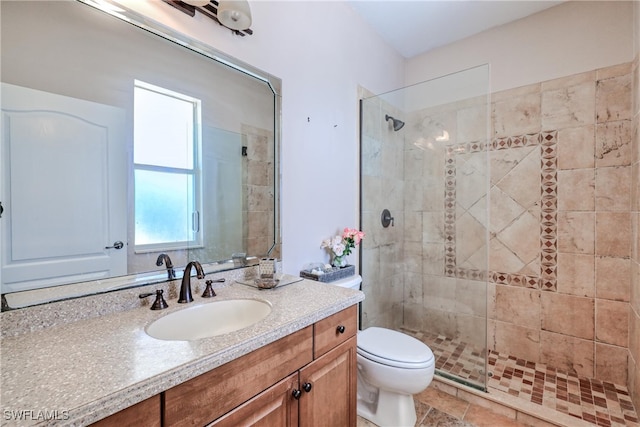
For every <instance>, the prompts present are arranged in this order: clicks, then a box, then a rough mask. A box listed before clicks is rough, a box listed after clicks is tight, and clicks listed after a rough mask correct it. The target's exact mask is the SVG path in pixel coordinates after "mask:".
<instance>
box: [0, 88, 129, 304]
mask: <svg viewBox="0 0 640 427" xmlns="http://www.w3.org/2000/svg"><path fill="white" fill-rule="evenodd" d="M124 129H125V114H124V111H123V110H122V109H120V108H116V107H112V106H108V105H102V104H98V103H94V102H89V101H84V100H80V99H75V98H70V97H66V96H61V95H55V94H51V93H47V92H42V91H37V90H33V89H28V88H24V87H19V86H14V85H9V84H6V83H3V84H2V169H3V170H2V199H1V201H2V205H3V207H4V213H3V215H2V219H0V222H1V223H2V232H1V236H2V275H1V277H2V292H3V293H4V292H13V291H18V290H24V289H32V288H39V287H43V286H52V285H56V284H61V283H71V282H78V281H83V280H92V279H99V278H104V277H110V276H114V275H122V274H126V272H127V249H126V237H127V233H126V223H127V222H126V215H127V208H126V197H127V196H126V195H127V190H126V188H127V184H126V182H127V169H126V165H127V157H126V149H125V131H124ZM115 242H123V243H124V245H125V246H124V247H122V248H120V249H116V248H109V247H111V246H114V243H115ZM116 246H119V245H116Z"/></svg>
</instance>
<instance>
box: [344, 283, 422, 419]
mask: <svg viewBox="0 0 640 427" xmlns="http://www.w3.org/2000/svg"><path fill="white" fill-rule="evenodd" d="M361 281H362V278H361V277H360V276H353V277H351V278H347V279H343V280H340V281H339V282H334V283H333V284H336V285H338V286H343V287H349V288H353V289H359V287H360V282H361ZM357 352H358V355H357V364H358V415H359V416H361V417H363V418H365V419H367V420H369V421H371V422H373V423H374V424H377V425H378V426H380V427H404V426H407V427H408V426H411V427H413V426H414V425H415V423H416V408H415V405H414V403H413V395H414V394H417V393H420V392H422V391H423V390H424V389H426V388H427V387H428V386H429V384H430V383H431V380H432V379H433V374H434V371H435V358H434V357H433V353H432V352H431V349H429V347H427V345H426V344H424V343H423V342H421V341H418V340H417V339H415V338H413V337H410V336H409V335H406V334H403V333H401V332H397V331H393V330H390V329H385V328H378V327H370V328H367V329H365V330H363V331H360V332H359V333H358V349H357Z"/></svg>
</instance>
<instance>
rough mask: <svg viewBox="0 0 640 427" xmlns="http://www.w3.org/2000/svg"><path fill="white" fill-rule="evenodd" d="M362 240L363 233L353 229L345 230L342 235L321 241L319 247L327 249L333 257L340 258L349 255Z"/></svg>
mask: <svg viewBox="0 0 640 427" xmlns="http://www.w3.org/2000/svg"><path fill="white" fill-rule="evenodd" d="M363 238H364V232H362V231H359V230H357V229H355V228H345V229H344V231H343V232H342V234H338V235H337V236H334V237H332V238H329V239H325V240H323V241H322V245H320V247H321V248H323V249H324V248H328V249H329V250H331V253H332V254H333V256H334V257H337V258H342V257H345V256H347V255H349V254H350V253H351V250H352V249H354V248H355V247H356V246H358V245H359V244H360V242H361V241H362V239H363Z"/></svg>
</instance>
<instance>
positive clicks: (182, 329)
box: [146, 299, 271, 341]
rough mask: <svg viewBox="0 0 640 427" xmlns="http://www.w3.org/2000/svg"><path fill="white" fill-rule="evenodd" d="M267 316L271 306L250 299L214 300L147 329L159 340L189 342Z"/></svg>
mask: <svg viewBox="0 0 640 427" xmlns="http://www.w3.org/2000/svg"><path fill="white" fill-rule="evenodd" d="M269 313H271V304H269V303H268V302H267V301H261V300H254V299H233V300H222V301H214V302H210V303H206V304H201V305H196V306H193V307H186V308H184V309H182V310H179V311H176V312H174V313H171V314H167V315H166V316H163V317H161V318H159V319H158V320H155V321H154V322H153V323H151V324H150V325H149V326H147V329H146V331H147V334H149V335H150V336H152V337H153V338H157V339H159V340H171V341H191V340H197V339H201V338H208V337H214V336H216V335H222V334H226V333H229V332H234V331H237V330H240V329H242V328H246V327H248V326H251V325H253V324H254V323H257V322H259V321H260V320H262V319H264V318H265V317H267V316H268V315H269Z"/></svg>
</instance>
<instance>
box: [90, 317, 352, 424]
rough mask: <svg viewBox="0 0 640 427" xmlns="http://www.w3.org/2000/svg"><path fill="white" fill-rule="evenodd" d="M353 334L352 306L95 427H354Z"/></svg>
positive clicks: (115, 415)
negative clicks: (139, 426) (129, 426)
mask: <svg viewBox="0 0 640 427" xmlns="http://www.w3.org/2000/svg"><path fill="white" fill-rule="evenodd" d="M356 332H357V307H356V306H352V307H349V308H347V309H345V310H343V311H340V312H338V313H336V314H334V315H332V316H329V317H327V318H325V319H322V320H320V321H318V322H316V323H315V324H314V325H312V326H308V327H306V328H304V329H301V330H299V331H297V332H294V333H292V334H291V335H288V336H286V337H284V338H281V339H279V340H278V341H276V342H273V343H271V344H268V345H266V346H264V347H261V348H259V349H257V350H255V351H252V352H251V353H249V354H247V355H245V356H242V357H239V358H238V359H235V360H233V361H231V362H229V363H226V364H224V365H222V366H220V367H218V368H216V369H213V370H212V371H210V372H207V373H204V374H202V375H200V376H198V377H195V378H193V379H191V380H189V381H186V382H184V383H182V384H180V385H177V386H175V387H173V388H170V389H169V390H166V391H164V392H163V393H161V394H160V395H158V396H154V397H153V398H151V399H149V400H148V401H144V402H141V403H139V404H138V405H134V406H132V407H131V408H128V409H126V410H124V411H121V412H119V413H117V414H114V415H113V416H111V417H109V418H106V419H105V420H102V421H101V422H100V423H104V424H97V425H98V426H100V427H108V426H118V427H122V426H128V425H131V426H133V425H136V426H137V425H144V426H153V425H155V426H160V425H162V426H171V427H174V426H202V425H208V426H212V427H237V426H252V427H294V426H304V427H315V426H317V427H326V426H340V427H348V426H352V427H355V425H356V383H357V381H356V380H357V376H356V375H357V373H356ZM143 404H144V405H143ZM161 407H162V411H161V410H160V408H161ZM129 417H131V418H129ZM136 417H137V418H136ZM140 417H142V418H140ZM156 417H157V420H156ZM160 419H162V423H160ZM128 420H133V421H128ZM156 421H157V422H156Z"/></svg>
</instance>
